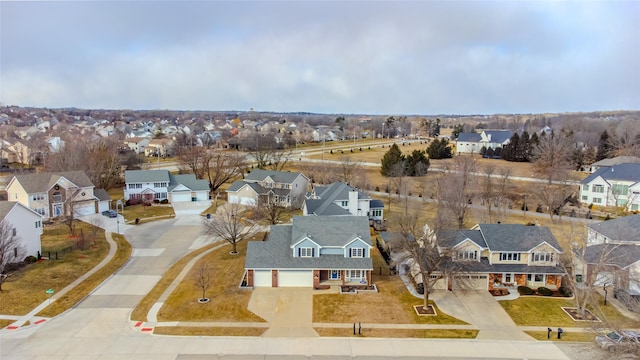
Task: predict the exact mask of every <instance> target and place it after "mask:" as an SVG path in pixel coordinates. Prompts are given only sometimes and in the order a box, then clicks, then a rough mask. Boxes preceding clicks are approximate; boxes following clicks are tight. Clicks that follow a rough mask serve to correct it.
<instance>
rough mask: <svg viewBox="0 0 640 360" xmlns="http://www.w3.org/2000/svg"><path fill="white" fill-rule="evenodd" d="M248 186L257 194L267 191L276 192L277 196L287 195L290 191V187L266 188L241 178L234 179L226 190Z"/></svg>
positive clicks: (264, 193)
mask: <svg viewBox="0 0 640 360" xmlns="http://www.w3.org/2000/svg"><path fill="white" fill-rule="evenodd" d="M245 185H247V186H249V187H250V188H252V189H253V191H255V192H256V193H257V194H258V195H266V194H269V193H272V194H276V195H279V196H287V195H289V194H290V193H291V190H290V189H281V188H266V187H264V186H262V185H260V184H258V183H255V182H244V181H242V180H236V181H234V182H233V183H232V184H231V186H229V188H228V189H227V192H235V191H238V190H240V189H241V188H242V187H243V186H245Z"/></svg>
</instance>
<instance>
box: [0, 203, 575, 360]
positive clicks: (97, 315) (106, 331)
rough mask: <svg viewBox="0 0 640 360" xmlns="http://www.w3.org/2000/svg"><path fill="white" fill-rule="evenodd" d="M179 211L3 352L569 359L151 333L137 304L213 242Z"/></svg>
mask: <svg viewBox="0 0 640 360" xmlns="http://www.w3.org/2000/svg"><path fill="white" fill-rule="evenodd" d="M176 213H177V216H176V218H175V219H171V220H164V221H159V222H152V223H146V224H142V225H138V226H133V227H129V228H128V229H126V235H127V239H128V240H129V241H130V242H131V244H132V246H133V248H134V250H133V254H132V257H131V259H130V260H129V262H128V263H127V264H126V265H125V266H124V267H123V268H122V269H121V270H120V271H118V272H117V273H116V274H114V275H113V276H112V277H110V278H109V279H108V280H107V281H105V282H104V283H103V284H101V285H100V286H99V287H98V288H97V289H96V290H95V291H94V292H93V293H92V294H91V295H89V296H88V297H87V298H86V299H85V300H83V301H82V302H81V303H79V304H78V305H77V306H76V307H74V308H72V309H70V310H69V311H67V312H65V313H64V314H62V315H60V316H58V317H56V318H54V319H51V320H50V321H47V322H45V323H43V324H40V325H31V326H27V327H25V328H21V329H19V330H14V331H6V330H4V331H2V332H0V359H2V360H29V359H47V360H56V359H86V360H106V359H154V360H155V359H172V360H173V359H181V360H195V359H216V358H218V359H279V358H282V357H283V356H287V357H288V358H291V359H298V358H299V359H302V358H305V359H306V358H314V359H321V358H331V359H351V358H354V357H357V358H358V359H393V358H398V357H414V358H415V357H419V358H431V359H441V358H445V357H446V358H450V359H480V358H490V359H568V358H567V357H566V355H564V354H563V353H562V352H561V351H560V350H559V349H558V348H557V347H556V346H554V345H553V344H552V343H548V342H537V341H501V340H487V341H483V340H454V339H371V338H357V337H353V338H320V337H305V338H300V337H295V338H294V337H284V338H268V337H195V336H194V337H182V336H158V335H151V334H147V333H145V332H144V331H143V329H142V328H141V327H136V324H134V323H133V322H131V321H130V320H129V316H130V314H131V311H132V309H133V308H134V307H135V306H136V304H137V303H138V302H139V301H140V299H141V298H142V297H143V296H144V295H145V294H146V293H147V292H148V291H149V290H150V289H151V288H152V287H153V286H154V285H155V284H156V282H157V281H158V280H159V279H160V277H161V276H162V274H163V273H164V272H165V271H166V270H167V269H168V268H169V267H170V266H171V265H172V264H173V263H174V262H175V261H177V260H178V259H180V258H182V257H183V256H184V255H185V254H187V253H188V252H189V251H190V249H194V248H199V247H201V246H203V245H206V244H207V243H209V242H210V240H209V239H207V238H204V237H203V236H201V235H200V228H201V227H200V221H201V220H200V217H199V216H198V215H196V213H199V211H195V210H194V211H191V210H189V208H185V209H178V211H177V212H176ZM121 230H122V229H121Z"/></svg>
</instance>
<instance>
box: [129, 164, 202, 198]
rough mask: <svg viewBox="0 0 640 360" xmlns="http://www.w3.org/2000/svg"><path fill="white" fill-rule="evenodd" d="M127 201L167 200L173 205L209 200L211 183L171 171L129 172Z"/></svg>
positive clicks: (191, 175) (190, 175)
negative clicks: (175, 203) (174, 173)
mask: <svg viewBox="0 0 640 360" xmlns="http://www.w3.org/2000/svg"><path fill="white" fill-rule="evenodd" d="M124 180H125V189H124V199H125V201H128V200H130V201H132V202H144V201H154V200H157V201H162V200H167V201H169V202H171V203H174V202H185V201H207V200H209V182H208V181H206V180H198V179H196V176H195V175H193V174H182V175H173V174H171V173H170V172H169V170H128V171H125V173H124Z"/></svg>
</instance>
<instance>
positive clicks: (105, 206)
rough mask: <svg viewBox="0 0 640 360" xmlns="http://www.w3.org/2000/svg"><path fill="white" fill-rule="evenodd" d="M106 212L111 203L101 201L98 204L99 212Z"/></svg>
mask: <svg viewBox="0 0 640 360" xmlns="http://www.w3.org/2000/svg"><path fill="white" fill-rule="evenodd" d="M105 210H109V202H108V201H100V202H99V203H98V212H103V211H105Z"/></svg>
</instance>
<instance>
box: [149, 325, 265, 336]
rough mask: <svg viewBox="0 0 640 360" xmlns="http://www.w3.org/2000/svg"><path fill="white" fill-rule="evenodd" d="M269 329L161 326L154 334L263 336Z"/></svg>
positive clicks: (155, 329)
mask: <svg viewBox="0 0 640 360" xmlns="http://www.w3.org/2000/svg"><path fill="white" fill-rule="evenodd" d="M267 329H268V328H267V327H264V328H256V327H209V326H207V327H191V326H189V327H186V326H159V327H156V328H154V329H153V334H154V335H178V336H262V334H263V333H264V332H265V331H267Z"/></svg>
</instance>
